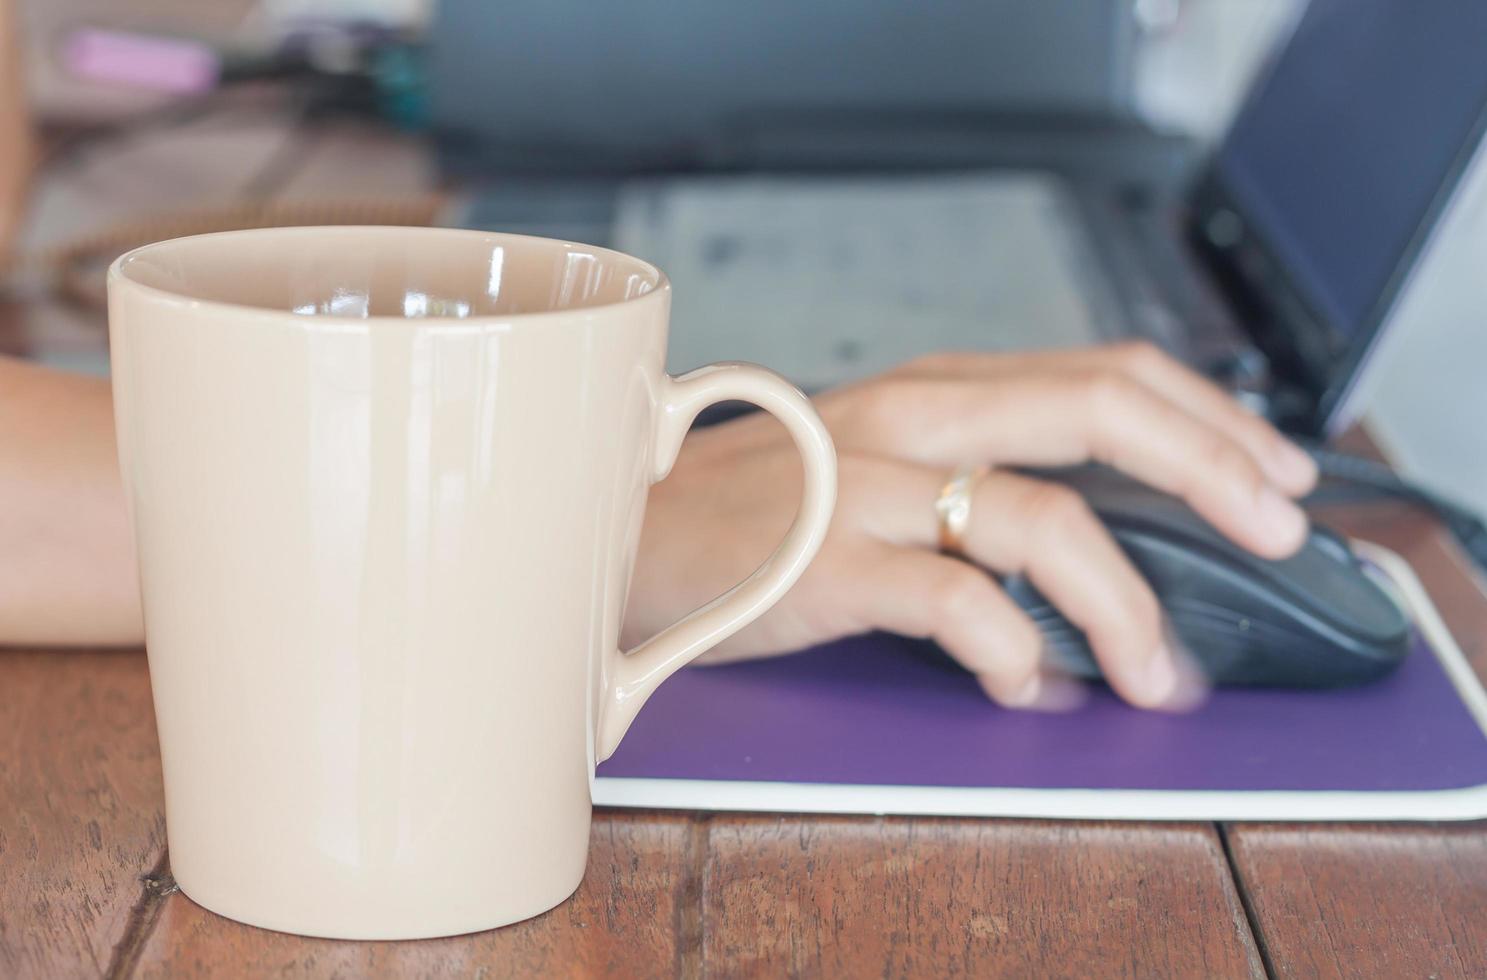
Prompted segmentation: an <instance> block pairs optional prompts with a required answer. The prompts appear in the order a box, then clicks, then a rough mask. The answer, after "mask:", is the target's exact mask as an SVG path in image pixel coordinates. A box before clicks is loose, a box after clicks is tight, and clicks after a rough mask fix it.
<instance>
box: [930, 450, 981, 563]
mask: <svg viewBox="0 0 1487 980" xmlns="http://www.w3.org/2000/svg"><path fill="white" fill-rule="evenodd" d="M988 472H989V468H988V467H985V466H962V467H960V468H958V469H957V470H956V471H955V472H954V473H952V474H950V479H949V480H947V481H946V482H945V485H944V486H943V487H941V488H940V495H939V497H937V498H935V516H936V517H938V518H939V521H940V551H942V552H944V553H945V554H947V555H956V556H963V555H964V554H965V533H966V528H968V527H970V524H971V494H972V493H974V492H975V490H976V484H978V483H980V482H981V480H982V478H983V477H985V476H986V474H987V473H988Z"/></svg>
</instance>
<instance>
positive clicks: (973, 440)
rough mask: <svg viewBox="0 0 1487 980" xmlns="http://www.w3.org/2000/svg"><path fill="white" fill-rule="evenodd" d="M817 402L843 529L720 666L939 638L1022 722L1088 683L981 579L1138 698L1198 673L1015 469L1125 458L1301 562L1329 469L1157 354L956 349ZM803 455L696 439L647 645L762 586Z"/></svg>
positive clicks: (1164, 697) (652, 518) (666, 542)
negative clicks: (1032, 609) (942, 506)
mask: <svg viewBox="0 0 1487 980" xmlns="http://www.w3.org/2000/svg"><path fill="white" fill-rule="evenodd" d="M816 406H817V408H818V410H819V411H820V413H821V417H822V418H823V419H824V420H825V422H826V425H827V428H829V429H830V430H831V434H832V437H833V438H834V439H835V441H836V446H837V452H838V454H839V469H838V472H839V486H840V491H839V496H838V501H837V508H836V514H835V517H834V518H833V522H832V527H831V531H830V533H829V534H828V535H827V539H826V543H825V544H824V545H823V547H822V549H821V552H820V554H819V556H818V557H817V558H816V561H815V563H814V564H813V565H812V566H811V567H810V569H809V570H808V571H807V572H806V573H805V575H804V576H803V577H802V578H801V580H800V582H799V583H797V585H796V586H795V588H794V589H793V590H791V592H790V593H789V594H788V595H787V596H786V597H785V598H784V599H783V600H781V601H780V603H779V604H778V605H776V606H775V607H774V608H773V609H772V610H771V611H770V612H769V613H767V614H766V615H765V616H763V617H762V618H761V619H760V620H759V621H757V622H756V623H754V624H753V625H751V626H750V627H748V628H747V629H745V630H743V631H742V632H740V633H738V634H737V635H736V636H734V637H732V638H731V639H729V640H727V641H726V642H724V643H723V644H721V645H719V646H718V647H717V648H716V649H715V650H714V651H712V652H711V653H710V654H709V655H708V659H711V660H714V661H716V660H730V659H740V658H746V657H759V656H768V655H772V654H778V653H784V652H787V651H791V650H797V649H801V648H803V647H807V646H811V645H814V644H817V643H822V642H826V641H828V640H832V639H835V638H838V637H842V636H848V635H851V634H855V633H862V632H866V631H869V630H874V629H885V630H890V631H893V632H896V633H901V634H905V635H909V636H916V637H930V638H933V639H934V640H936V641H937V642H938V643H939V644H940V645H941V646H942V647H943V648H944V649H945V650H946V651H948V652H949V653H950V654H951V655H952V656H954V657H955V658H956V659H957V660H958V661H959V662H960V663H961V664H963V665H964V666H965V667H966V668H967V669H969V670H970V671H971V672H972V673H974V674H975V675H976V677H977V679H978V680H979V682H980V684H981V686H982V688H983V689H984V690H985V691H986V693H987V694H988V695H989V696H990V697H991V698H993V699H994V700H996V701H997V702H999V703H1001V704H1004V705H1007V706H1011V707H1031V708H1037V707H1042V708H1056V707H1059V706H1062V705H1064V704H1066V703H1067V702H1068V701H1069V699H1070V697H1071V694H1072V692H1073V691H1074V690H1075V689H1074V688H1073V687H1072V686H1071V684H1072V682H1070V681H1068V680H1066V679H1062V678H1059V677H1057V676H1055V675H1053V674H1051V673H1050V672H1048V671H1047V670H1046V669H1045V668H1044V666H1043V664H1042V641H1041V637H1040V635H1039V633H1038V630H1037V628H1036V627H1035V626H1034V625H1033V623H1032V621H1031V620H1029V619H1028V618H1027V616H1026V615H1024V614H1023V612H1022V611H1021V610H1020V609H1018V608H1017V607H1016V606H1015V605H1014V604H1013V603H1012V601H1011V600H1010V599H1008V598H1007V596H1006V595H1005V594H1004V593H1003V592H1002V591H1001V589H1000V588H999V586H998V585H997V583H996V581H995V580H994V579H993V578H992V577H991V576H990V575H988V574H987V573H986V572H985V571H983V570H982V569H981V568H978V567H976V565H981V566H984V567H985V568H987V569H991V570H992V571H994V572H997V573H1000V574H1004V575H1005V574H1014V573H1024V574H1026V575H1027V576H1028V578H1029V579H1030V580H1031V581H1032V583H1033V584H1034V585H1035V586H1037V588H1038V589H1039V590H1040V591H1041V592H1042V593H1043V594H1044V595H1046V596H1047V597H1048V598H1049V599H1050V600H1051V601H1052V602H1053V603H1054V604H1055V605H1057V606H1058V607H1059V608H1060V609H1061V610H1062V611H1063V613H1064V614H1065V615H1066V616H1067V617H1068V618H1069V620H1070V621H1071V622H1073V623H1074V624H1075V625H1077V626H1079V627H1080V628H1082V629H1083V630H1084V632H1085V633H1086V634H1087V635H1088V637H1089V640H1090V645H1091V647H1092V648H1093V650H1094V652H1095V656H1096V657H1097V658H1098V659H1099V661H1100V664H1101V667H1102V669H1103V671H1104V673H1105V675H1106V677H1107V678H1108V680H1109V682H1110V684H1111V686H1112V687H1113V688H1114V689H1115V690H1116V692H1117V693H1119V694H1120V695H1121V697H1123V698H1125V699H1126V700H1127V701H1129V702H1130V703H1132V704H1134V705H1137V706H1140V707H1147V708H1162V707H1169V708H1170V707H1179V706H1181V705H1182V704H1184V703H1187V702H1188V701H1190V699H1191V669H1190V668H1188V667H1186V666H1185V665H1184V663H1183V661H1182V657H1181V654H1180V652H1179V651H1176V650H1174V649H1173V645H1172V644H1171V643H1170V642H1169V641H1168V640H1167V638H1166V635H1165V631H1164V628H1163V617H1162V614H1161V610H1160V608H1159V606H1158V603H1157V600H1156V597H1155V596H1154V595H1153V594H1152V591H1151V589H1150V588H1149V587H1148V586H1147V584H1146V582H1145V581H1144V580H1143V579H1142V578H1141V576H1140V574H1139V573H1138V572H1137V571H1136V570H1135V568H1134V567H1132V565H1131V564H1130V562H1129V561H1128V560H1127V559H1126V557H1125V556H1124V554H1123V553H1122V552H1121V551H1120V549H1119V547H1118V546H1117V545H1116V544H1115V542H1114V540H1113V539H1112V538H1111V537H1110V534H1109V532H1108V531H1106V530H1105V528H1104V527H1103V526H1102V525H1101V524H1100V522H1099V520H1098V519H1097V518H1096V517H1095V516H1094V515H1093V513H1092V512H1091V511H1090V509H1089V507H1088V506H1087V505H1086V504H1085V502H1084V501H1083V499H1082V498H1080V497H1079V496H1078V495H1077V494H1076V493H1074V492H1073V491H1071V490H1068V489H1066V488H1064V487H1062V486H1059V485H1056V484H1052V483H1047V482H1043V481H1039V480H1036V479H1033V478H1031V477H1028V476H1024V475H1020V474H1016V473H1011V472H1007V471H1006V470H1003V469H998V468H996V467H1000V466H1063V465H1072V464H1076V463H1081V462H1086V461H1090V460H1094V461H1098V462H1102V463H1106V464H1108V465H1110V466H1113V467H1115V468H1117V469H1119V470H1122V471H1123V472H1125V473H1127V474H1128V475H1130V476H1132V477H1135V478H1137V479H1140V480H1142V481H1144V482H1146V483H1148V484H1150V485H1152V486H1153V487H1156V488H1157V489H1159V490H1163V491H1166V492H1168V493H1172V494H1174V495H1176V496H1178V497H1181V498H1183V499H1184V500H1185V501H1186V502H1187V503H1188V504H1189V505H1190V506H1192V507H1193V509H1194V510H1196V511H1197V512H1198V513H1199V514H1200V515H1202V516H1203V517H1204V518H1206V519H1207V520H1208V521H1209V522H1211V523H1212V524H1213V525H1214V526H1215V527H1216V528H1218V530H1220V531H1221V532H1223V533H1224V534H1225V535H1226V536H1228V537H1229V538H1231V539H1232V540H1234V541H1235V542H1237V543H1238V544H1240V545H1242V546H1244V547H1246V548H1248V549H1250V550H1251V551H1253V552H1255V553H1256V554H1259V555H1261V556H1264V557H1269V558H1280V557H1284V556H1286V555H1288V554H1291V553H1292V552H1294V551H1295V550H1296V549H1297V548H1299V547H1300V545H1301V543H1302V541H1303V540H1304V539H1305V535H1306V517H1305V515H1304V514H1303V513H1302V511H1301V509H1300V508H1299V507H1298V506H1297V505H1296V503H1295V502H1294V498H1295V497H1297V496H1300V495H1302V494H1304V493H1306V492H1307V491H1308V490H1310V489H1311V487H1312V486H1313V484H1314V483H1315V482H1316V477H1317V474H1316V468H1315V466H1314V464H1313V463H1312V461H1311V459H1310V458H1309V457H1307V455H1306V454H1305V453H1304V452H1302V451H1301V450H1300V449H1299V448H1297V447H1296V446H1294V445H1293V444H1291V443H1290V442H1289V441H1287V440H1286V439H1285V438H1284V437H1282V436H1281V435H1280V434H1279V433H1278V432H1276V431H1275V430H1274V429H1273V428H1271V427H1270V425H1269V424H1268V423H1266V422H1265V421H1264V420H1262V419H1260V418H1259V417H1257V416H1255V415H1253V414H1251V413H1250V412H1248V411H1246V410H1245V409H1244V408H1243V407H1241V406H1240V405H1239V404H1238V403H1236V402H1234V401H1233V400H1232V399H1230V398H1229V397H1228V396H1227V395H1225V394H1224V393H1223V392H1222V391H1220V390H1219V389H1218V388H1217V387H1215V386H1214V385H1212V384H1211V383H1210V382H1208V381H1207V380H1206V379H1204V378H1202V377H1200V376H1199V375H1197V374H1196V373H1194V372H1193V371H1191V370H1189V369H1188V368H1186V367H1184V366H1182V365H1181V364H1179V363H1178V362H1176V361H1175V360H1173V359H1171V358H1169V357H1168V356H1166V355H1165V354H1163V353H1161V352H1160V351H1158V350H1157V349H1156V348H1154V347H1152V346H1150V345H1146V344H1139V343H1138V344H1121V345H1116V346H1107V347H1098V348H1090V349H1084V350H1077V351H1060V352H1043V353H1026V354H940V355H933V356H928V357H923V358H919V359H917V360H914V361H911V362H909V363H907V364H905V365H903V366H901V367H899V368H897V369H895V370H893V371H890V372H888V373H886V374H883V375H880V376H877V377H874V378H870V379H868V380H866V381H863V382H860V383H857V384H854V385H850V386H848V387H844V388H840V389H836V390H834V391H830V392H827V393H825V394H823V395H821V396H820V397H819V398H817V399H816ZM980 463H988V464H990V465H992V467H993V469H992V470H991V472H990V474H989V475H988V476H987V477H986V478H985V479H983V480H981V481H980V482H979V483H978V484H977V486H976V489H975V493H974V497H973V506H972V516H971V521H970V526H969V527H968V529H967V531H966V535H965V551H966V556H967V558H969V559H970V560H971V561H972V562H974V563H975V564H971V563H968V562H967V561H961V560H958V559H956V558H952V557H948V556H945V555H942V554H940V553H938V551H937V550H936V549H937V547H938V534H939V526H938V520H937V518H936V515H935V510H934V501H935V499H936V497H937V496H938V494H939V492H940V489H941V487H943V486H944V484H945V482H946V480H947V479H948V477H949V475H950V472H951V471H952V470H953V469H955V468H956V467H959V466H961V465H964V464H980ZM799 466H800V464H799V462H798V460H797V457H796V453H795V450H794V449H793V448H792V446H791V445H790V442H789V439H788V437H787V436H786V434H785V433H784V431H783V430H782V429H781V428H780V427H779V426H778V424H776V423H774V422H773V420H772V419H770V418H769V417H767V416H764V415H762V414H758V415H749V416H745V417H743V418H739V419H735V420H733V421H730V422H726V423H723V424H721V425H717V426H713V427H710V428H707V429H702V430H698V431H697V432H694V433H692V434H691V435H690V436H688V438H687V442H686V444H685V445H684V446H683V448H682V451H681V454H680V456H679V457H678V459H677V462H676V465H675V466H674V468H673V469H672V472H671V475H670V476H669V477H668V478H667V479H666V480H664V481H662V482H661V483H659V484H657V485H656V486H655V487H654V488H653V489H652V490H651V497H650V501H649V505H648V507H647V510H646V519H645V528H644V531H643V534H642V539H641V545H640V554H639V558H638V561H637V565H636V571H635V582H634V584H633V586H632V589H631V598H630V604H629V608H628V611H627V615H626V621H625V634H626V642H627V643H633V642H636V641H639V640H642V639H644V638H645V637H647V636H649V635H651V634H652V633H654V632H655V631H656V630H657V629H659V628H660V627H661V626H662V625H664V624H666V623H668V622H671V621H674V620H675V619H677V618H679V617H680V616H681V615H682V614H684V613H685V612H686V611H687V610H689V609H691V608H694V607H696V606H698V605H701V604H702V603H704V602H706V601H708V600H709V599H712V598H713V597H715V596H717V595H718V594H720V593H721V592H723V591H724V590H725V589H727V588H728V587H729V586H730V585H731V584H732V583H734V582H737V581H739V580H740V579H742V578H744V577H745V576H746V575H747V573H748V572H749V571H750V570H751V569H753V568H754V567H755V566H756V565H757V564H758V563H759V562H760V561H762V560H763V559H764V558H765V556H766V555H767V554H768V553H769V551H770V549H771V548H773V546H774V543H775V542H776V541H778V540H779V538H780V537H781V535H782V534H783V533H784V530H785V528H786V527H787V526H788V525H789V523H790V521H791V519H792V518H793V516H794V512H795V506H796V502H797V501H798V499H799V495H800V492H799V482H800V472H799Z"/></svg>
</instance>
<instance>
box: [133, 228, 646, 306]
mask: <svg viewBox="0 0 1487 980" xmlns="http://www.w3.org/2000/svg"><path fill="white" fill-rule="evenodd" d="M327 231H329V232H343V231H344V232H363V233H364V232H372V233H375V234H385V233H390V232H399V233H407V234H414V235H431V236H439V237H459V238H471V239H481V240H484V241H487V242H490V241H497V242H502V243H510V244H513V245H520V244H523V243H527V244H531V243H541V244H543V245H557V246H559V247H561V248H564V249H582V250H584V251H585V252H590V253H592V254H595V255H598V256H605V257H612V258H614V259H618V260H622V261H624V262H628V263H631V264H633V265H635V266H638V267H639V268H640V269H641V271H642V272H643V273H644V274H647V275H649V276H650V277H652V278H653V279H654V281H655V285H654V286H653V287H652V288H651V289H649V290H647V291H646V292H644V293H640V294H638V295H635V296H631V297H629V298H628V299H617V300H609V301H607V302H603V303H595V304H593V305H591V306H574V307H567V308H559V309H551V310H527V311H522V312H514V313H480V314H475V315H472V316H463V317H456V316H443V315H438V314H436V315H433V316H419V317H410V316H397V315H389V314H375V315H369V316H338V315H335V314H328V315H318V316H305V315H303V314H300V313H295V312H294V311H293V310H286V309H281V308H279V307H272V306H259V305H255V304H252V303H232V302H228V301H225V300H219V299H207V298H204V297H200V296H193V295H191V294H189V293H186V292H181V291H177V290H173V289H163V288H161V287H159V286H152V285H149V284H148V283H145V282H141V281H140V280H139V279H136V278H134V277H132V276H130V274H129V273H128V272H127V271H126V268H125V267H126V266H127V265H128V264H129V263H130V262H132V261H133V260H134V259H136V258H138V257H140V256H142V255H144V254H146V253H149V252H151V251H153V250H155V249H158V248H162V247H164V246H166V245H178V244H181V243H185V242H196V241H202V240H206V239H214V238H245V237H257V236H271V235H286V236H289V235H293V234H295V233H306V232H327ZM107 284H108V286H109V287H110V288H111V289H112V288H113V287H115V286H116V285H117V286H121V287H127V288H129V289H131V290H138V291H139V292H140V293H141V294H143V295H144V296H146V297H148V298H150V299H152V300H154V301H156V302H160V303H165V304H167V305H171V306H178V307H188V308H190V309H191V310H195V311H200V312H220V313H234V314H246V315H252V316H261V317H267V318H270V319H275V320H281V321H282V322H284V323H286V324H289V325H292V326H296V327H300V328H304V329H316V328H319V329H325V328H330V329H335V328H341V329H345V328H347V327H352V326H355V325H356V324H372V323H379V324H393V323H399V324H403V325H404V327H405V328H417V329H423V330H430V329H432V330H437V329H440V328H450V327H464V328H466V329H468V328H470V327H472V326H498V325H505V324H511V323H513V322H518V323H535V322H538V321H542V320H548V319H554V318H556V319H572V318H578V319H582V318H584V317H585V316H587V315H590V314H600V313H606V312H611V311H614V310H618V309H620V308H628V307H635V306H637V305H640V304H643V303H646V302H652V303H653V302H656V301H657V298H658V297H664V296H667V295H668V294H669V293H670V292H671V280H670V279H668V278H667V276H666V273H665V272H663V271H661V269H660V267H659V266H657V265H655V264H654V263H651V262H647V261H646V260H645V259H642V258H639V257H638V256H634V255H631V254H629V253H628V252H621V251H619V250H618V249H613V248H606V247H604V246H602V245H590V244H587V243H585V242H575V241H570V240H568V239H563V238H547V237H544V236H542V235H522V234H518V233H515V232H505V231H484V230H481V229H478V228H445V227H440V226H438V225H281V226H274V227H269V228H234V229H229V230H226V231H211V232H203V233H201V234H197V235H180V236H178V237H176V238H164V239H161V240H160V241H156V242H150V243H148V244H145V245H138V246H136V247H134V248H132V249H130V250H129V251H127V252H125V253H123V254H122V255H120V256H119V257H118V258H116V259H114V260H113V262H111V263H109V267H108V277H107Z"/></svg>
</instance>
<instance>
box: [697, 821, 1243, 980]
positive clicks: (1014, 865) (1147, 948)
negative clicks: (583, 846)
mask: <svg viewBox="0 0 1487 980" xmlns="http://www.w3.org/2000/svg"><path fill="white" fill-rule="evenodd" d="M708 838H709V841H708V842H709V846H708V849H707V858H708V859H707V866H706V869H705V873H704V876H703V902H704V908H705V910H706V917H705V920H704V921H705V929H704V951H705V953H704V956H705V963H706V964H707V966H708V967H710V968H712V969H710V970H709V972H712V973H716V974H717V975H719V976H735V975H737V976H758V977H780V976H792V977H793V976H807V977H859V976H919V977H949V976H981V977H988V976H1028V977H1032V976H1036V977H1150V976H1178V977H1246V976H1260V975H1263V972H1262V967H1261V963H1260V958H1259V956H1258V955H1257V952H1256V950H1255V947H1254V945H1253V942H1252V940H1251V937H1250V934H1249V928H1248V926H1247V924H1246V922H1245V918H1244V911H1243V908H1242V905H1241V902H1240V899H1239V896H1238V894H1237V893H1236V892H1235V890H1234V888H1233V883H1232V881H1231V879H1230V876H1229V869H1228V865H1227V864H1226V863H1225V859H1224V855H1223V851H1222V848H1221V846H1220V843H1219V840H1218V837H1217V835H1216V834H1215V833H1214V831H1213V828H1212V827H1211V826H1210V825H1206V824H1204V825H1195V824H1181V825H1162V826H1136V825H1116V824H1088V823H1053V822H1042V821H1038V822H1034V821H1005V820H998V821H987V820H951V819H883V818H878V819H874V818H839V817H817V818H800V817H790V816H783V817H781V816H758V817H728V818H720V819H717V820H714V821H712V822H711V824H710V827H709V834H708Z"/></svg>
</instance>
